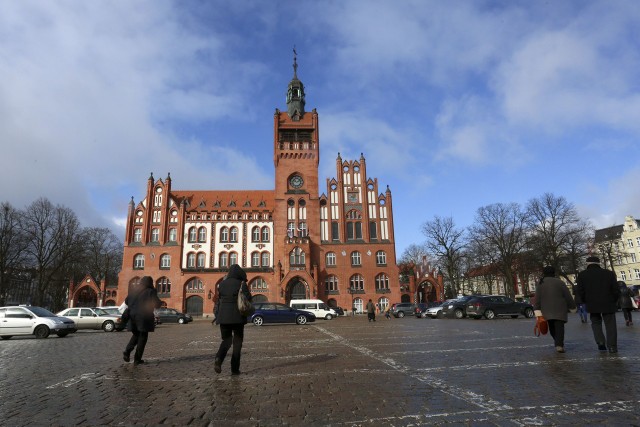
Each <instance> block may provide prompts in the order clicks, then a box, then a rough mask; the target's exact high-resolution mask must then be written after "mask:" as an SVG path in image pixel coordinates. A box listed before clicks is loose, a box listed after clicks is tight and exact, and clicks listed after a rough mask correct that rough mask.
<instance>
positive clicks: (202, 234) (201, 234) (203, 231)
mask: <svg viewBox="0 0 640 427" xmlns="http://www.w3.org/2000/svg"><path fill="white" fill-rule="evenodd" d="M206 241H207V228H206V227H200V228H199V229H198V242H206Z"/></svg>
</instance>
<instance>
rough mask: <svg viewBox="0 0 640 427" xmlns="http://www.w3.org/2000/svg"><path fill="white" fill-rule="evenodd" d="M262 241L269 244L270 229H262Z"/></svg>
mask: <svg viewBox="0 0 640 427" xmlns="http://www.w3.org/2000/svg"><path fill="white" fill-rule="evenodd" d="M262 241H263V242H268V241H269V227H266V226H265V227H262Z"/></svg>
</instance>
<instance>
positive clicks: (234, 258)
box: [229, 252, 238, 265]
mask: <svg viewBox="0 0 640 427" xmlns="http://www.w3.org/2000/svg"><path fill="white" fill-rule="evenodd" d="M237 263H238V253H237V252H231V253H230V254H229V265H233V264H237Z"/></svg>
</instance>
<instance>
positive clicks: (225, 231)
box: [220, 227, 229, 242]
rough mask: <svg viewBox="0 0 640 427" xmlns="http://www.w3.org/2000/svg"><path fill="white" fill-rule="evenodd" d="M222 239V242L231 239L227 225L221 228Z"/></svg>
mask: <svg viewBox="0 0 640 427" xmlns="http://www.w3.org/2000/svg"><path fill="white" fill-rule="evenodd" d="M220 241H221V242H228V241H229V229H228V228H227V227H222V228H221V229H220Z"/></svg>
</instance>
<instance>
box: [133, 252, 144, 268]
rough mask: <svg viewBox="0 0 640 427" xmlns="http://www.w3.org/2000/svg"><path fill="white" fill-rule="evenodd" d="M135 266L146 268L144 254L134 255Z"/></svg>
mask: <svg viewBox="0 0 640 427" xmlns="http://www.w3.org/2000/svg"><path fill="white" fill-rule="evenodd" d="M133 268H144V255H142V254H137V255H136V256H134V257H133Z"/></svg>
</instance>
